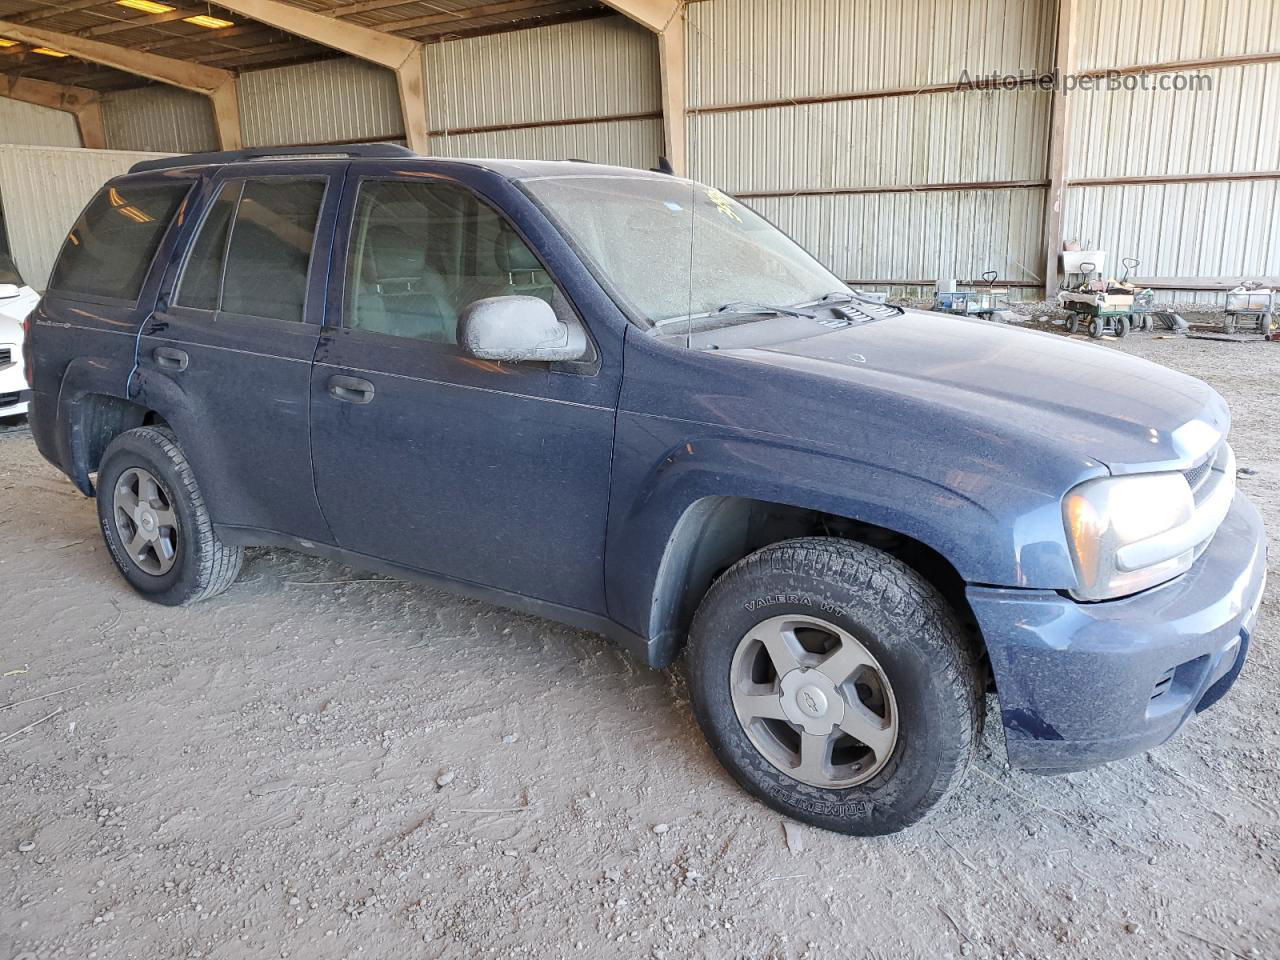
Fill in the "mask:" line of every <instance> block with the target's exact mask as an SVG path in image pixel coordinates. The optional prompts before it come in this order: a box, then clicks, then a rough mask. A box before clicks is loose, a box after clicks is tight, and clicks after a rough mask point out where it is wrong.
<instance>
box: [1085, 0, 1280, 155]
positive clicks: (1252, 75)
mask: <svg viewBox="0 0 1280 960" xmlns="http://www.w3.org/2000/svg"><path fill="white" fill-rule="evenodd" d="M1276 20H1277V22H1280V5H1278V6H1277V16H1276ZM1203 73H1204V74H1205V76H1206V77H1208V78H1209V79H1210V80H1211V81H1212V89H1209V90H1194V91H1193V90H1186V91H1173V90H1170V91H1153V90H1146V91H1144V90H1132V91H1130V90H1106V91H1093V92H1078V93H1076V94H1073V96H1074V98H1075V99H1074V100H1073V101H1072V108H1071V154H1070V158H1069V162H1068V165H1067V175H1068V176H1069V177H1072V178H1094V177H1150V176H1167V175H1170V174H1174V175H1181V174H1203V173H1253V172H1261V171H1266V170H1273V171H1274V170H1280V62H1273V63H1254V64H1246V65H1240V66H1231V67H1220V68H1216V69H1214V70H1212V71H1209V70H1204V71H1203Z"/></svg>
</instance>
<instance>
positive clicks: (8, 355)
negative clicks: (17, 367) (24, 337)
mask: <svg viewBox="0 0 1280 960" xmlns="http://www.w3.org/2000/svg"><path fill="white" fill-rule="evenodd" d="M11 363H13V349H12V348H11V347H0V367H6V366H8V365H9V364H11Z"/></svg>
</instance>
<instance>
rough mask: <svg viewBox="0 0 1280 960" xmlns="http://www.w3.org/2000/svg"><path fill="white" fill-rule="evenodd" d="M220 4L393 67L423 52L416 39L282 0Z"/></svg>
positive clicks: (379, 63)
mask: <svg viewBox="0 0 1280 960" xmlns="http://www.w3.org/2000/svg"><path fill="white" fill-rule="evenodd" d="M218 6H220V7H225V8H226V9H228V10H230V11H232V12H233V13H238V14H241V15H242V16H246V17H250V18H251V19H253V20H257V21H258V22H259V23H265V24H266V25H267V26H269V27H275V28H276V29H277V30H283V31H284V32H285V33H292V34H293V35H294V36H297V37H303V38H305V39H307V40H310V41H312V42H313V43H318V44H320V45H321V46H325V47H330V48H332V49H334V50H340V51H342V52H343V53H347V54H350V55H351V56H353V57H358V58H359V59H361V60H368V61H369V62H370V63H376V64H378V65H379V66H381V67H386V68H387V69H389V70H398V69H400V67H401V66H402V65H403V64H404V62H405V61H406V60H409V59H411V58H412V57H414V56H415V55H420V54H421V52H422V51H421V44H419V43H416V42H415V41H413V40H406V39H405V38H404V37H393V36H390V35H389V34H386V33H383V32H382V31H380V30H374V29H372V28H370V27H365V26H361V25H360V24H357V23H347V22H345V21H343V20H338V19H336V18H334V17H329V16H325V15H324V14H322V13H313V12H312V11H310V10H303V9H302V8H301V7H295V6H293V5H292V4H288V3H282V2H281V0H228V2H227V3H222V2H221V0H219V3H218Z"/></svg>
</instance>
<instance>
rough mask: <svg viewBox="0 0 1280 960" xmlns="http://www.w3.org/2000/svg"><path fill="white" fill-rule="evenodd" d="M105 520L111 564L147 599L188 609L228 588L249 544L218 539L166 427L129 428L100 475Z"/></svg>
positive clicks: (105, 458) (101, 515) (111, 449)
mask: <svg viewBox="0 0 1280 960" xmlns="http://www.w3.org/2000/svg"><path fill="white" fill-rule="evenodd" d="M97 494H98V521H99V523H100V524H101V526H102V535H103V538H104V539H105V540H106V542H107V548H108V550H109V551H110V552H111V559H112V560H114V561H115V564H116V567H117V568H118V569H119V570H120V573H121V574H122V575H123V576H124V578H125V579H126V580H127V581H129V585H130V586H131V587H133V588H134V589H135V590H137V591H138V592H139V593H140V594H142V595H143V596H144V597H146V598H147V599H148V600H152V601H154V602H156V603H162V604H165V605H166V606H181V605H183V604H188V603H194V602H195V601H197V600H203V599H205V598H206V597H212V596H214V595H216V594H219V593H221V592H222V591H223V590H226V589H227V587H229V586H231V584H232V583H234V582H235V579H236V577H237V576H239V574H240V565H241V563H242V562H243V559H244V549H243V548H242V547H232V546H228V545H226V544H224V543H223V542H222V541H221V540H219V539H218V536H217V534H216V533H214V530H213V523H212V521H211V520H210V519H209V511H208V510H206V509H205V505H204V497H202V496H201V494H200V488H199V486H198V485H197V484H196V478H195V474H194V473H193V472H192V470H191V464H190V463H188V462H187V458H186V456H185V455H184V454H183V452H182V448H181V447H180V446H179V445H178V441H177V439H176V438H175V437H174V435H173V434H172V433H171V432H170V431H168V430H166V429H164V428H163V427H138V428H136V429H134V430H126V431H125V432H124V433H122V434H120V436H118V437H116V438H115V439H114V440H112V441H111V443H110V445H109V446H108V447H107V449H106V452H105V453H104V454H103V455H102V467H101V469H100V470H99V471H98V483H97Z"/></svg>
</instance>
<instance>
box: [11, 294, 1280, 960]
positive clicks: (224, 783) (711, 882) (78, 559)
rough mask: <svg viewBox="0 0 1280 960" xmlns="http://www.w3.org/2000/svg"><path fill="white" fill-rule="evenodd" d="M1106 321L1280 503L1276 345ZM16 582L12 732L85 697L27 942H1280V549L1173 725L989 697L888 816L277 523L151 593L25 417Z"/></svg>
mask: <svg viewBox="0 0 1280 960" xmlns="http://www.w3.org/2000/svg"><path fill="white" fill-rule="evenodd" d="M1028 325H1030V326H1035V325H1036V321H1035V320H1034V319H1033V320H1030V321H1029V324H1028ZM1106 342H1107V343H1108V344H1109V345H1110V346H1111V347H1113V348H1115V349H1121V350H1124V351H1126V352H1130V353H1137V354H1141V355H1144V356H1147V357H1150V358H1152V359H1154V360H1157V361H1159V362H1162V363H1167V364H1169V365H1171V366H1173V367H1176V368H1179V369H1182V370H1186V371H1187V372H1190V373H1192V374H1195V375H1196V376H1200V377H1203V378H1205V379H1207V380H1209V381H1210V382H1212V383H1213V384H1214V385H1215V386H1217V388H1218V389H1219V390H1220V391H1221V392H1222V393H1223V394H1224V395H1225V396H1226V397H1227V399H1228V400H1229V401H1230V402H1231V403H1232V405H1233V408H1234V415H1235V425H1234V429H1233V437H1234V440H1233V442H1234V444H1235V447H1236V450H1237V453H1238V455H1239V458H1240V463H1241V465H1242V466H1246V467H1249V468H1252V469H1254V470H1256V471H1257V472H1256V473H1255V474H1252V475H1247V476H1245V477H1242V479H1241V485H1242V487H1243V488H1244V489H1246V490H1247V491H1248V492H1249V493H1250V495H1251V496H1252V497H1253V498H1254V499H1255V502H1257V503H1258V504H1259V506H1260V507H1261V508H1262V510H1263V511H1264V513H1265V515H1266V517H1267V519H1268V522H1269V525H1270V529H1271V530H1272V531H1280V431H1277V430H1276V429H1275V416H1276V412H1277V407H1278V401H1280V397H1278V396H1277V393H1278V389H1277V384H1280V344H1275V345H1272V344H1264V343H1259V342H1254V343H1224V342H1214V341H1193V340H1185V339H1158V338H1156V337H1154V336H1152V335H1135V336H1131V337H1129V338H1128V339H1127V340H1125V341H1123V342H1115V341H1106ZM1273 539H1274V538H1273ZM481 548H483V545H481ZM1274 555H1275V553H1274V549H1273V556H1274ZM1273 573H1274V571H1273ZM334 581H339V582H338V583H334ZM340 581H351V582H349V583H342V582H340ZM0 584H2V585H3V595H0V624H3V627H2V628H0V675H3V676H0V706H4V705H6V704H10V703H16V702H17V701H23V700H26V699H27V698H41V699H38V700H34V701H32V702H28V703H23V704H20V705H17V706H14V707H13V708H12V709H7V710H3V711H0V738H3V737H5V736H7V735H8V734H10V733H12V732H14V731H16V730H19V729H20V728H22V727H24V726H26V725H27V724H30V723H33V722H34V721H37V720H40V719H41V718H43V717H45V716H46V715H50V713H51V711H55V710H56V709H57V708H59V707H60V708H62V711H63V712H62V713H56V714H54V715H52V716H51V718H50V719H49V720H48V721H47V722H43V723H40V724H38V725H37V726H34V727H32V728H31V729H30V730H29V731H27V732H25V733H23V734H22V735H21V736H18V737H16V738H14V739H12V740H9V741H8V742H6V743H4V744H3V745H2V746H0V960H9V958H13V957H19V956H21V957H23V958H25V960H31V958H39V960H44V958H53V957H58V958H71V957H75V958H82V957H91V956H95V955H96V956H98V957H113V958H114V957H119V958H129V957H136V958H147V960H150V958H158V957H219V958H225V957H240V956H245V957H277V956H293V957H306V958H308V960H328V958H335V960H336V958H345V957H352V958H354V957H357V956H372V957H388V956H413V957H424V958H437V957H451V958H452V957H458V958H472V957H501V958H504V960H505V958H524V957H539V958H541V957H556V958H558V957H592V958H598V957H642V958H643V957H670V958H686V957H706V958H731V957H752V958H796V960H799V958H846V957H869V956H875V957H927V958H930V960H934V958H947V957H958V956H965V957H982V958H987V957H990V958H1020V957H1027V958H1030V957H1035V958H1041V960H1054V958H1062V960H1067V958H1070V960H1077V958H1094V957H1096V958H1108V960H1114V958H1139V957H1148V956H1178V957H1206V958H1208V957H1226V956H1229V955H1235V956H1238V957H1268V956H1277V955H1280V911H1277V909H1276V891H1277V889H1278V886H1280V771H1278V770H1277V764H1276V759H1275V758H1276V756H1277V749H1278V748H1280V711H1278V710H1277V696H1276V681H1277V653H1276V646H1275V641H1274V640H1273V636H1274V628H1275V626H1276V624H1277V619H1278V617H1280V609H1278V608H1277V603H1276V600H1277V595H1276V590H1277V584H1280V577H1275V576H1273V577H1272V579H1271V584H1272V585H1271V586H1270V587H1269V589H1268V593H1267V597H1266V600H1265V602H1264V604H1263V607H1262V614H1261V620H1260V625H1259V638H1258V641H1257V642H1256V644H1255V645H1254V647H1253V651H1252V654H1251V662H1250V664H1249V667H1248V668H1247V669H1246V670H1245V672H1244V674H1243V676H1242V677H1241V680H1240V682H1239V684H1238V685H1237V687H1236V689H1235V690H1234V691H1233V693H1232V694H1231V695H1230V696H1229V697H1228V698H1227V699H1226V700H1225V701H1223V702H1222V703H1221V704H1220V705H1219V706H1217V707H1215V708H1214V709H1213V710H1212V711H1209V712H1208V713H1206V714H1204V715H1203V716H1201V717H1199V718H1197V719H1196V720H1194V721H1193V722H1192V723H1191V724H1190V726H1189V727H1188V728H1187V729H1186V730H1185V731H1184V732H1183V733H1182V734H1181V735H1180V736H1179V737H1178V738H1177V739H1176V740H1175V741H1173V742H1172V743H1169V744H1167V745H1165V746H1164V747H1162V748H1160V749H1157V750H1155V751H1153V752H1151V753H1150V754H1146V755H1143V756H1139V757H1135V758H1132V759H1130V760H1126V761H1123V762H1119V763H1115V764H1111V765H1109V766H1107V767H1103V768H1100V769H1096V770H1092V771H1088V772H1086V773H1079V774H1071V775H1069V776H1066V777H1059V778H1037V777H1034V776H1030V775H1026V774H1022V773H1019V772H1016V771H1011V770H1009V769H1008V768H1007V767H1006V763H1005V758H1004V752H1003V741H1002V738H1001V734H1000V729H999V722H998V717H997V715H996V714H995V713H994V712H993V713H992V714H991V715H990V716H989V718H988V732H987V735H986V740H985V742H984V743H983V745H982V750H981V755H980V758H979V761H978V763H977V764H976V766H975V767H974V768H973V769H972V770H971V772H970V775H969V777H968V779H967V780H966V781H965V783H964V784H963V785H962V787H961V789H960V791H959V792H958V794H957V795H956V796H955V797H954V798H953V799H952V800H951V801H950V802H949V803H947V804H945V805H944V806H943V807H942V808H941V809H940V810H939V811H938V813H937V814H936V815H935V816H934V817H932V818H930V819H929V820H927V821H926V822H925V823H923V824H921V825H920V826H919V827H917V828H916V829H913V830H911V831H909V832H907V833H904V834H899V835H897V836H893V837H886V838H879V839H855V838H848V837H841V836H836V835H834V834H830V833H826V832H824V831H820V830H814V829H810V828H798V827H797V826H796V825H794V824H791V825H788V824H786V823H784V822H783V820H782V818H780V817H779V816H778V815H777V814H775V813H773V812H772V811H770V810H769V809H767V808H765V807H763V806H761V805H760V804H759V803H757V802H755V801H754V800H753V799H751V798H750V797H749V796H748V795H746V794H745V793H744V792H743V791H742V790H740V789H739V788H738V787H737V786H736V785H735V784H734V783H733V782H732V780H731V779H730V778H729V777H728V776H727V775H726V774H725V773H724V771H723V770H722V769H721V768H720V767H719V766H718V765H717V764H716V762H715V759H714V758H713V757H712V755H711V753H710V751H709V750H708V748H707V747H706V746H705V744H704V743H703V741H702V739H701V737H700V736H699V734H698V731H697V728H696V727H695V725H694V722H693V718H692V715H691V713H690V710H689V704H688V698H687V694H686V691H685V688H684V685H683V683H682V681H681V679H680V676H679V672H678V670H676V671H667V672H661V673H654V672H651V671H648V670H645V669H642V668H640V667H638V666H637V665H636V664H635V663H633V662H631V661H629V660H628V659H627V658H626V657H625V656H624V655H622V654H621V653H619V652H618V651H616V650H615V649H613V648H612V647H610V646H609V645H608V644H607V643H606V642H605V641H603V640H601V639H599V638H597V637H595V636H592V635H589V634H585V633H582V632H579V631H577V630H573V629H570V628H568V627H564V626H560V625H558V624H554V623H551V622H548V621H544V620H539V619H537V618H534V617H528V616H523V615H516V614H512V613H509V612H506V611H503V610H500V609H497V608H495V607H490V606H486V605H484V604H481V603H477V602H473V601H469V600H464V599H458V598H456V597H452V596H449V595H447V594H444V593H441V592H438V591H436V590H432V589H429V588H426V587H423V586H418V585H413V584H404V583H397V582H393V581H384V580H381V579H379V578H370V577H368V576H367V575H365V574H362V573H359V572H357V571H352V570H348V569H346V568H344V567H341V566H339V565H336V564H332V563H327V562H324V561H320V560H314V559H310V558H307V557H303V556H299V555H296V554H291V553H287V552H283V551H276V550H255V551H251V552H250V557H249V560H248V563H247V564H246V568H245V571H244V574H243V576H242V578H241V580H240V581H239V582H238V583H237V584H236V585H235V586H234V587H233V588H232V589H231V590H230V591H229V592H228V593H227V594H225V595H223V596H221V597H218V598H216V599H214V600H211V601H207V602H205V603H202V604H199V605H197V606H195V607H192V608H189V609H169V608H164V607H157V606H153V605H150V604H147V603H146V602H144V601H142V600H141V599H139V598H138V597H136V596H134V595H133V594H131V593H130V592H129V591H128V590H127V589H125V587H124V585H123V583H122V582H121V580H120V579H119V577H118V576H117V575H116V574H115V572H114V571H113V570H112V569H111V565H110V562H109V559H108V557H107V554H106V551H105V549H104V547H103V546H102V542H101V539H100V537H99V535H98V532H97V529H96V520H95V514H94V511H93V508H92V505H91V504H90V503H89V502H87V501H86V500H84V499H83V498H82V497H80V496H79V495H78V494H77V493H76V492H75V491H74V490H73V489H72V488H71V487H70V485H69V484H68V483H67V481H66V480H65V479H63V478H62V477H61V476H60V475H59V474H58V473H57V472H56V471H54V470H53V469H52V468H51V467H49V466H48V465H47V464H45V463H44V462H43V461H42V460H41V459H40V458H39V456H38V455H37V453H36V451H35V449H34V447H33V445H32V443H31V440H30V437H29V434H28V432H27V431H26V430H25V428H23V427H22V426H21V425H18V426H13V425H9V426H7V427H6V428H5V429H3V430H0ZM77 684H83V686H79V687H77V688H76V689H74V691H70V692H62V693H57V691H67V688H70V687H73V686H75V685H77ZM51 693H53V694H54V695H52V696H46V695H47V694H51ZM508 738H511V739H508ZM517 738H518V739H517ZM437 785H439V786H437ZM446 785H447V787H448V788H447V789H442V788H443V787H445V786H446ZM664 825H678V828H677V826H672V827H671V829H670V830H669V831H667V832H665V833H664V832H663V831H661V830H660V829H659V828H660V827H662V826H664ZM20 851H21V852H20Z"/></svg>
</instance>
